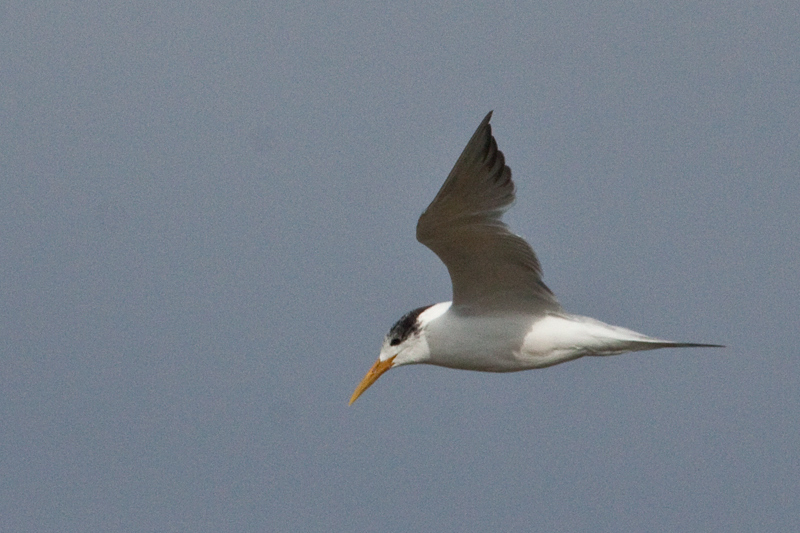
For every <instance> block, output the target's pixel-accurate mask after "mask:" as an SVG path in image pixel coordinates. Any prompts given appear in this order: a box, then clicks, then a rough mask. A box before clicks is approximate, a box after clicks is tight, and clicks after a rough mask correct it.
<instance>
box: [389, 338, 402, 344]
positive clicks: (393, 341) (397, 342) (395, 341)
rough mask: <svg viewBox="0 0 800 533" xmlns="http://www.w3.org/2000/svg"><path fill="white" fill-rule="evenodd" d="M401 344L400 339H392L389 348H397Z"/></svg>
mask: <svg viewBox="0 0 800 533" xmlns="http://www.w3.org/2000/svg"><path fill="white" fill-rule="evenodd" d="M398 344H400V339H392V340H390V341H389V346H397V345H398Z"/></svg>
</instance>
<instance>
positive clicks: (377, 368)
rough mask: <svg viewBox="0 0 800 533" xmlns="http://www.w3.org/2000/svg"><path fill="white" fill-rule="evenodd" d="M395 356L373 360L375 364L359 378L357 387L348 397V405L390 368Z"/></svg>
mask: <svg viewBox="0 0 800 533" xmlns="http://www.w3.org/2000/svg"><path fill="white" fill-rule="evenodd" d="M395 357H397V356H396V355H393V356H392V357H390V358H389V359H387V360H386V361H381V360H380V359H378V360H377V361H375V364H374V365H372V368H370V369H369V372H367V375H366V376H364V379H362V380H361V383H359V384H358V387H356V390H355V392H354V393H353V395H352V396H351V397H350V404H349V405H353V402H354V401H356V400H357V399H358V397H359V396H361V393H362V392H364V391H365V390H367V389H368V388H369V387H370V385H372V384H373V383H375V382H376V381H377V380H378V378H379V377H381V375H382V374H383V373H384V372H386V371H387V370H389V369H390V368H392V362H393V361H394V358H395Z"/></svg>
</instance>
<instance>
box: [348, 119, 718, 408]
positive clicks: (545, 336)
mask: <svg viewBox="0 0 800 533" xmlns="http://www.w3.org/2000/svg"><path fill="white" fill-rule="evenodd" d="M491 118H492V112H491V111H490V112H489V113H488V114H487V115H486V117H485V118H484V119H483V121H482V122H481V124H480V126H478V129H477V130H475V133H474V134H473V135H472V138H471V139H470V140H469V142H468V143H467V146H466V147H465V148H464V151H463V152H462V153H461V156H460V157H459V158H458V160H457V161H456V164H455V166H453V170H451V171H450V174H449V175H448V176H447V179H446V180H445V182H444V184H443V185H442V188H441V189H440V190H439V193H438V194H437V195H436V197H435V198H434V199H433V201H432V202H431V204H430V205H429V206H428V208H427V209H426V210H425V212H424V213H422V215H421V216H420V217H419V221H418V222H417V240H418V241H419V242H421V243H422V244H424V245H425V246H427V247H428V248H430V249H431V250H432V251H433V253H435V254H436V255H437V256H439V259H441V260H442V262H443V263H444V264H445V266H446V267H447V270H448V272H449V273H450V280H451V282H452V285H453V300H452V301H450V302H442V303H438V304H435V305H429V306H426V307H420V308H418V309H414V310H413V311H411V312H409V313H406V314H405V315H404V316H403V317H402V318H401V319H400V320H398V321H397V323H395V325H394V326H392V328H391V329H390V330H389V333H388V334H387V335H386V337H385V338H384V340H383V346H382V347H381V351H380V355H379V356H378V360H377V361H376V362H375V364H374V365H372V368H370V369H369V372H367V375H366V376H364V379H362V380H361V383H359V384H358V387H356V390H355V392H353V396H352V397H351V398H350V404H351V405H352V404H353V402H355V401H356V399H357V398H358V397H359V396H361V394H362V393H363V392H364V391H365V390H367V389H368V388H369V387H370V385H372V384H373V383H375V381H376V380H377V379H378V378H379V377H380V376H381V375H383V374H384V373H385V372H386V371H387V370H389V369H391V368H395V367H398V366H403V365H410V364H418V363H425V364H431V365H438V366H444V367H448V368H460V369H464V370H478V371H483V372H516V371H518V370H529V369H534V368H544V367H548V366H552V365H557V364H559V363H564V362H566V361H572V360H573V359H578V358H579V357H583V356H585V355H592V356H605V355H616V354H620V353H624V352H635V351H642V350H655V349H657V348H693V347H707V348H722V347H723V346H721V345H718V344H698V343H693V342H673V341H668V340H663V339H657V338H653V337H648V336H646V335H642V334H641V333H637V332H635V331H632V330H629V329H625V328H621V327H618V326H611V325H609V324H605V323H603V322H600V321H599V320H595V319H593V318H589V317H584V316H578V315H572V314H569V313H566V312H565V311H564V310H563V309H562V308H561V305H560V304H559V303H558V300H557V299H556V297H555V296H554V295H553V292H552V291H551V290H550V289H549V288H548V287H547V285H545V284H544V282H543V281H542V268H541V266H540V265H539V260H538V259H537V258H536V254H534V253H533V249H532V248H531V247H530V245H529V244H528V243H527V242H525V240H524V239H522V238H521V237H519V236H517V235H515V234H513V233H511V232H510V231H509V229H508V226H506V225H505V224H504V223H503V221H502V215H503V213H504V212H505V211H506V210H507V209H508V208H509V207H510V206H511V204H512V202H513V201H514V182H513V181H512V180H511V169H510V168H508V167H507V166H506V164H505V158H504V157H503V152H501V151H500V150H498V149H497V142H496V141H495V139H494V137H493V136H492V128H491V126H490V125H489V120H490V119H491Z"/></svg>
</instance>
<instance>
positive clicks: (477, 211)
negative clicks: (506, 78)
mask: <svg viewBox="0 0 800 533" xmlns="http://www.w3.org/2000/svg"><path fill="white" fill-rule="evenodd" d="M491 118H492V112H491V111H490V112H489V114H488V115H486V118H484V119H483V122H481V124H480V126H478V129H477V130H475V133H474V134H473V135H472V138H471V139H470V140H469V142H468V143H467V146H466V148H464V151H463V152H462V153H461V156H460V157H459V158H458V161H456V164H455V166H453V170H451V171H450V175H449V176H447V179H446V180H445V182H444V185H442V188H441V189H440V190H439V193H438V194H437V195H436V198H434V199H433V202H431V204H430V205H429V206H428V208H427V209H426V210H425V212H424V213H422V215H421V216H420V217H419V222H418V223H417V240H418V241H419V242H421V243H422V244H424V245H425V246H427V247H428V248H430V249H431V250H433V253H435V254H436V255H438V256H439V259H441V260H442V262H444V264H445V266H447V270H448V271H449V272H450V279H451V281H452V283H453V305H454V306H455V307H457V308H458V309H459V310H460V311H461V312H465V313H485V312H489V313H496V312H504V311H528V312H533V313H539V312H544V311H547V310H553V311H557V310H560V309H561V306H560V305H559V304H558V301H557V300H556V298H555V296H554V295H553V293H552V292H551V291H550V289H548V288H547V286H546V285H545V284H544V282H543V281H542V269H541V266H539V261H538V260H537V259H536V255H535V254H534V253H533V250H532V249H531V247H530V245H529V244H528V243H527V242H525V241H524V240H523V239H522V238H521V237H519V236H517V235H514V234H513V233H511V232H510V231H509V230H508V226H506V225H505V224H504V223H503V222H502V220H501V217H502V215H503V212H504V211H505V210H506V209H508V208H509V207H510V206H511V204H512V202H513V201H514V182H513V181H511V169H510V168H508V167H507V166H505V158H504V157H503V152H501V151H500V150H498V149H497V142H496V141H495V140H494V137H493V136H492V128H491V126H490V125H489V119H491Z"/></svg>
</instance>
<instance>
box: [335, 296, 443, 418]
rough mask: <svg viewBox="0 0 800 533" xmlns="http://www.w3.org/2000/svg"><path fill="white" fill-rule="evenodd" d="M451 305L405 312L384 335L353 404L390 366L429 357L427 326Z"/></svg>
mask: <svg viewBox="0 0 800 533" xmlns="http://www.w3.org/2000/svg"><path fill="white" fill-rule="evenodd" d="M449 307H450V302H446V304H437V305H433V306H431V305H427V306H425V307H420V308H417V309H414V310H413V311H411V312H409V313H406V314H405V315H403V317H402V318H401V319H400V320H398V321H397V322H396V323H395V324H394V326H392V328H391V329H390V330H389V333H387V334H386V337H384V339H383V346H382V347H381V353H380V355H379V356H378V360H377V361H375V364H373V365H372V368H370V369H369V371H368V372H367V375H366V376H364V379H362V380H361V383H359V384H358V387H356V390H355V392H353V396H351V397H350V405H352V404H353V402H355V401H356V400H357V399H358V397H359V396H361V394H362V393H363V392H364V391H365V390H367V389H368V388H369V387H370V386H371V385H372V384H373V383H375V382H376V381H377V380H378V378H379V377H381V376H382V375H383V374H384V373H386V372H387V371H388V370H389V369H390V368H394V367H396V366H402V365H410V364H414V363H424V362H425V361H427V360H428V359H429V358H430V353H431V352H430V348H429V347H428V341H427V338H426V335H425V329H426V326H427V325H428V324H429V323H430V321H431V320H432V319H434V318H438V317H439V316H440V315H441V314H442V313H444V312H445V311H446V310H447V309H448V308H449Z"/></svg>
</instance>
